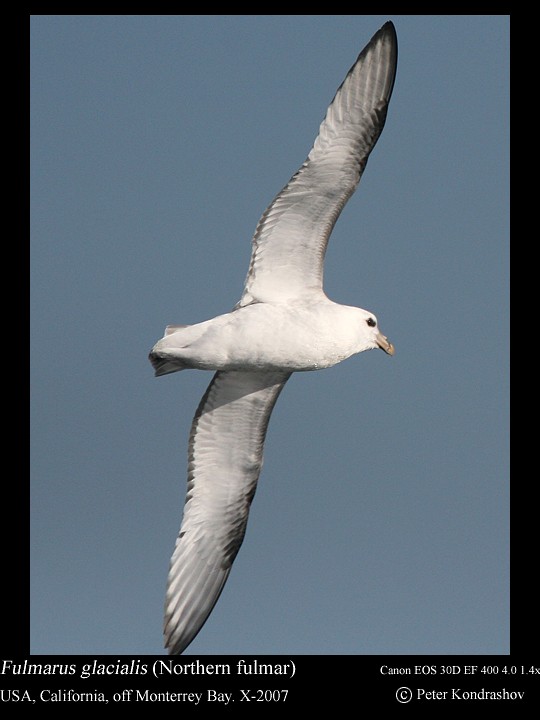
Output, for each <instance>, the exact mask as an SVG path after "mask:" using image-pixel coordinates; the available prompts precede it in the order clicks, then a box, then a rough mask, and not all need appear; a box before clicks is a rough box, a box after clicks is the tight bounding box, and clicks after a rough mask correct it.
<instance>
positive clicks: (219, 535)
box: [164, 370, 290, 655]
mask: <svg viewBox="0 0 540 720" xmlns="http://www.w3.org/2000/svg"><path fill="white" fill-rule="evenodd" d="M289 375H290V373H286V372H247V371H236V370H235V371H228V372H217V373H216V374H215V375H214V378H213V379H212V382H211V383H210V385H209V387H208V389H207V391H206V393H205V395H204V397H203V399H202V401H201V403H200V405H199V408H198V410H197V413H196V414H195V418H194V420H193V425H192V428H191V434H190V441H189V464H188V490H187V497H186V503H185V506H184V517H183V521H182V526H181V528H180V533H179V535H178V539H177V541H176V547H175V550H174V554H173V556H172V559H171V564H170V571H169V579H168V587H167V595H166V600H165V623H164V635H165V645H166V647H167V648H168V649H169V652H170V653H171V654H174V655H179V654H180V653H182V652H183V650H184V649H185V648H186V647H187V646H188V645H189V643H190V642H191V641H192V640H193V638H194V637H195V635H196V634H197V633H198V632H199V630H200V629H201V627H202V626H203V624H204V623H205V621H206V619H207V617H208V615H209V614H210V612H211V611H212V608H213V607H214V605H215V604H216V602H217V600H218V598H219V596H220V594H221V591H222V589H223V586H224V584H225V581H226V580H227V578H228V576H229V572H230V570H231V566H232V563H233V561H234V558H235V557H236V554H237V552H238V550H239V548H240V546H241V544H242V540H243V539H244V534H245V531H246V524H247V519H248V514H249V508H250V505H251V501H252V500H253V496H254V494H255V489H256V486H257V480H258V478H259V473H260V470H261V466H262V459H263V458H262V456H263V445H264V439H265V435H266V429H267V426H268V421H269V419H270V414H271V412H272V409H273V407H274V404H275V402H276V400H277V398H278V395H279V393H280V392H281V389H282V388H283V386H284V385H285V383H286V381H287V380H288V378H289Z"/></svg>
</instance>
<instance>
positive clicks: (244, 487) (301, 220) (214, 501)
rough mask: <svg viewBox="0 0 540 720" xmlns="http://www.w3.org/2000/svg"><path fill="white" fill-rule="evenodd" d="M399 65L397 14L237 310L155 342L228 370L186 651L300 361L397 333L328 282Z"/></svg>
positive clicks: (344, 101) (189, 568)
mask: <svg viewBox="0 0 540 720" xmlns="http://www.w3.org/2000/svg"><path fill="white" fill-rule="evenodd" d="M396 64H397V37H396V31H395V28H394V25H393V24H392V23H391V22H387V23H386V24H385V25H383V27H382V28H381V29H380V30H379V31H378V32H377V33H376V34H375V35H374V36H373V37H372V38H371V40H370V41H369V43H368V44H367V45H366V47H365V48H364V49H363V50H362V52H361V53H360V55H359V56H358V59H357V60H356V62H355V64H354V65H353V66H352V68H351V69H350V71H349V73H348V74H347V76H346V78H345V80H344V81H343V83H342V84H341V86H340V87H339V88H338V91H337V92H336V95H335V97H334V99H333V101H332V103H331V104H330V107H329V108H328V110H327V113H326V117H325V118H324V120H323V122H322V124H321V126H320V129H319V134H318V136H317V138H316V140H315V143H314V145H313V148H312V149H311V151H310V153H309V155H308V157H307V159H306V160H305V162H304V163H303V164H302V166H301V167H300V169H299V170H298V172H296V173H295V174H294V175H293V177H292V178H291V179H290V181H289V182H288V183H287V185H285V187H284V188H283V190H281V192H279V193H278V195H276V197H275V198H274V200H273V201H272V202H271V203H270V205H269V206H268V208H267V209H266V210H265V211H264V213H263V215H262V217H261V219H260V220H259V223H258V225H257V228H256V230H255V234H254V236H253V240H252V252H251V261H250V264H249V271H248V274H247V277H246V281H245V286H244V290H243V293H242V296H241V298H240V300H239V302H238V303H237V304H236V306H235V307H234V308H233V310H232V311H231V312H227V313H225V314H223V315H219V316H217V317H215V318H212V319H211V320H207V321H205V322H201V323H198V324H195V325H169V326H167V328H166V329H165V335H164V337H163V338H162V339H161V340H159V341H158V342H157V343H156V344H155V345H154V347H153V348H152V351H151V353H150V361H151V363H152V365H153V367H154V370H155V374H156V376H161V375H166V374H169V373H174V372H177V371H179V370H184V369H187V368H198V369H202V370H212V371H214V372H215V374H214V376H213V378H212V380H211V382H210V385H209V386H208V389H207V390H206V392H205V394H204V396H203V398H202V400H201V402H200V404H199V407H198V409H197V411H196V413H195V417H194V420H193V424H192V426H191V432H190V436H189V452H188V475H187V495H186V500H185V505H184V515H183V520H182V525H181V527H180V532H179V534H178V538H177V541H176V546H175V549H174V553H173V556H172V558H171V562H170V570H169V577H168V584H167V593H166V600H165V621H164V637H165V647H166V648H167V649H168V651H169V653H170V654H172V655H179V654H181V653H182V652H183V651H184V650H185V649H186V647H187V646H188V645H189V644H190V643H191V641H192V640H193V638H194V637H195V636H196V635H197V633H198V632H199V630H200V629H201V627H202V626H203V625H204V623H205V621H206V620H207V618H208V616H209V615H210V613H211V612H212V609H213V607H214V605H215V604H216V602H217V600H218V598H219V596H220V594H221V591H222V590H223V586H224V585H225V582H226V580H227V578H228V576H229V573H230V571H231V567H232V564H233V561H234V559H235V557H236V554H237V553H238V550H239V548H240V546H241V544H242V541H243V539H244V534H245V532H246V524H247V519H248V514H249V508H250V505H251V501H252V500H253V496H254V494H255V489H256V486H257V481H258V479H259V474H260V471H261V466H262V459H263V445H264V439H265V435H266V429H267V426H268V422H269V420H270V414H271V412H272V409H273V407H274V405H275V402H276V400H277V398H278V396H279V394H280V392H281V390H282V389H283V387H284V385H285V383H286V382H287V380H288V379H289V377H290V376H291V374H292V373H293V372H303V371H308V370H320V369H323V368H328V367H331V366H332V365H335V364H337V363H339V362H341V361H342V360H345V359H346V358H348V357H350V356H351V355H354V354H356V353H360V352H363V351H364V350H371V349H374V348H381V349H382V350H384V351H385V352H386V353H388V354H389V355H393V354H394V346H393V345H392V344H391V343H390V342H389V340H388V339H387V338H386V337H385V336H384V335H383V334H382V332H381V331H380V329H379V325H378V322H377V318H376V317H375V315H373V313H371V312H368V311H367V310H362V309H360V308H356V307H350V306H346V305H340V304H337V303H335V302H333V301H332V300H330V299H329V298H328V297H327V296H326V295H325V293H324V291H323V263H324V255H325V251H326V246H327V244H328V239H329V237H330V234H331V232H332V229H333V227H334V224H335V222H336V220H337V218H338V216H339V214H340V212H341V210H342V209H343V207H344V205H345V203H346V202H347V200H348V199H349V198H350V196H351V195H352V194H353V192H354V191H355V189H356V187H357V185H358V183H359V181H360V177H361V175H362V173H363V171H364V168H365V166H366V163H367V160H368V157H369V154H370V153H371V151H372V150H373V147H374V146H375V143H376V142H377V140H378V138H379V135H380V134H381V132H382V129H383V127H384V123H385V120H386V114H387V110H388V103H389V101H390V96H391V94H392V88H393V85H394V79H395V74H396Z"/></svg>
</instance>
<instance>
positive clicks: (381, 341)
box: [375, 333, 396, 355]
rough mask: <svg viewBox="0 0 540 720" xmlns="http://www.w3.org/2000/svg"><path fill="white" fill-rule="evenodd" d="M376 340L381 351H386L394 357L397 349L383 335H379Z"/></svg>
mask: <svg viewBox="0 0 540 720" xmlns="http://www.w3.org/2000/svg"><path fill="white" fill-rule="evenodd" d="M375 339H376V341H377V345H378V346H379V347H380V348H381V350H384V352H385V353H387V354H388V355H393V354H394V353H395V352H396V349H395V347H394V346H393V345H392V343H391V342H390V341H389V340H388V338H387V337H385V336H384V335H383V334H382V333H377V337H376V338H375Z"/></svg>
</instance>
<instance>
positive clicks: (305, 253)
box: [237, 22, 397, 307]
mask: <svg viewBox="0 0 540 720" xmlns="http://www.w3.org/2000/svg"><path fill="white" fill-rule="evenodd" d="M396 64H397V37H396V32H395V29H394V25H393V24H392V23H391V22H387V23H386V24H385V25H384V26H383V27H382V28H381V29H380V30H379V31H378V32H377V33H376V34H375V35H374V36H373V37H372V39H371V40H370V42H369V43H368V45H367V46H366V47H365V48H364V49H363V50H362V52H361V53H360V55H359V57H358V59H357V61H356V63H355V64H354V65H353V67H352V68H351V70H350V71H349V73H348V75H347V77H346V78H345V80H344V81H343V83H342V85H341V86H340V88H339V89H338V91H337V93H336V95H335V97H334V99H333V101H332V103H331V105H330V107H329V108H328V111H327V114H326V117H325V119H324V121H323V123H322V124H321V126H320V130H319V135H318V137H317V139H316V141H315V144H314V146H313V149H312V150H311V152H310V153H309V155H308V157H307V160H306V161H305V162H304V164H303V165H302V167H301V168H300V169H299V170H298V172H297V173H296V174H295V175H294V176H293V177H292V178H291V180H290V181H289V183H288V184H287V185H286V186H285V187H284V188H283V190H282V191H281V192H280V193H279V195H277V197H276V198H275V199H274V201H273V202H272V203H271V205H270V206H269V207H268V208H267V209H266V211H265V212H264V214H263V216H262V217H261V219H260V220H259V223H258V225H257V228H256V231H255V235H254V237H253V247H252V254H251V262H250V267H249V272H248V275H247V278H246V283H245V287H244V292H243V295H242V298H241V300H240V302H239V303H238V305H237V307H241V306H243V305H248V304H249V303H252V302H272V301H278V302H280V301H286V300H288V299H290V298H299V297H302V296H306V295H308V294H313V293H320V292H322V282H323V261H324V254H325V251H326V246H327V243H328V238H329V236H330V233H331V232H332V228H333V227H334V224H335V222H336V220H337V218H338V216H339V214H340V212H341V210H342V209H343V206H344V205H345V203H346V202H347V200H348V199H349V197H350V196H351V195H352V194H353V192H354V191H355V189H356V187H357V185H358V183H359V181H360V177H361V175H362V172H363V170H364V168H365V166H366V163H367V160H368V157H369V154H370V152H371V151H372V150H373V147H374V146H375V143H376V142H377V140H378V138H379V135H380V134H381V132H382V129H383V127H384V123H385V120H386V112H387V108H388V103H389V101H390V96H391V94H392V88H393V85H394V78H395V74H396Z"/></svg>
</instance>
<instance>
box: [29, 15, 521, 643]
mask: <svg viewBox="0 0 540 720" xmlns="http://www.w3.org/2000/svg"><path fill="white" fill-rule="evenodd" d="M388 19H391V20H393V22H394V24H395V26H396V30H397V34H398V41H399V60H398V73H397V79H396V84H395V88H394V94H393V97H392V101H391V104H390V109H389V113H388V118H387V123H386V127H385V129H384V131H383V134H382V136H381V138H380V140H379V143H378V145H377V147H376V148H375V150H374V152H373V153H372V155H371V158H370V161H369V163H368V166H367V169H366V171H365V173H364V176H363V178H362V181H361V184H360V187H359V189H358V191H357V192H356V194H355V195H354V196H353V197H352V198H351V200H350V201H349V203H348V205H347V206H346V208H345V210H344V211H343V213H342V215H341V217H340V219H339V221H338V223H337V225H336V228H335V230H334V233H333V235H332V238H331V242H330V246H329V249H328V252H327V257H326V270H325V289H326V292H327V294H328V295H329V296H330V297H331V298H332V299H334V300H336V301H338V302H342V303H345V304H351V305H358V306H360V307H364V308H366V309H369V310H371V311H373V312H375V313H376V315H377V317H378V319H379V323H380V326H381V328H382V329H383V331H384V333H385V334H387V335H388V337H389V338H390V339H391V340H392V342H393V343H394V345H395V346H396V355H395V357H393V358H390V357H388V356H385V355H384V354H383V353H378V352H377V353H364V354H362V355H360V356H356V357H353V358H350V359H349V360H347V361H346V362H344V363H342V364H341V365H338V366H336V367H334V368H332V369H330V370H325V371H321V372H318V373H306V374H297V375H295V376H294V377H293V378H292V379H291V380H290V381H289V383H288V384H287V386H286V388H285V390H284V391H283V393H282V395H281V396H280V398H279V400H278V403H277V405H276V408H275V410H274V413H273V416H272V420H271V423H270V427H269V432H268V436H267V444H266V452H265V465H264V469H263V471H262V474H261V478H260V481H259V487H258V490H257V494H256V497H255V500H254V502H253V506H252V510H251V514H250V520H249V523H248V528H247V534H246V538H245V541H244V545H243V546H242V548H241V550H240V553H239V555H238V557H237V559H236V562H235V565H234V567H233V571H232V573H231V576H230V578H229V581H228V583H227V585H226V587H225V590H224V592H223V594H222V596H221V598H220V600H219V602H218V604H217V605H216V607H215V609H214V611H213V613H212V615H211V616H210V619H209V620H208V622H207V623H206V625H205V626H204V628H203V630H202V631H201V633H200V634H199V636H198V637H197V638H196V639H195V640H194V642H193V643H192V644H191V646H190V647H189V649H188V651H187V652H188V653H190V654H191V653H193V654H196V653H197V654H221V653H224V654H240V653H242V654H360V655H364V654H367V655H377V654H412V655H414V654H464V655H467V654H504V653H507V652H508V651H509V518H508V513H509V509H508V495H509V479H508V346H509V339H508V326H509V303H508V264H509V263H508V244H509V241H508V225H509V210H508V194H509V191H508V156H509V148H508V134H509V117H508V116H509V111H508V104H509V17H508V16H503V15H483V16H482V15H469V16H462V15H451V16H450V15H395V16H383V15H352V16H348V15H329V16H320V15H307V16H303V15H293V16H281V15H273V16H255V15H249V16H242V15H235V16H227V15H219V16H212V15H210V16H196V15H192V16H183V15H174V16H161V15H157V16H152V15H150V16H133V15H130V16H118V15H111V16H108V15H107V16H106V15H94V16H84V15H70V16H68V15H40V16H34V17H33V18H32V22H31V83H32V87H31V264H32V275H31V284H32V285H31V289H32V293H31V305H32V307H31V310H32V332H31V337H32V346H31V350H32V359H31V363H32V367H31V369H32V378H31V382H32V385H31V387H32V455H31V469H32V485H31V493H32V533H31V550H32V566H31V573H32V574H31V652H32V653H34V654H49V653H50V654H82V655H84V654H159V653H161V652H162V635H161V624H162V608H163V597H164V591H165V581H166V575H167V568H168V562H169V558H170V555H171V552H172V548H173V545H174V541H175V538H176V534H177V532H178V528H179V525H180V520H181V512H182V505H183V502H184V496H185V483H186V465H187V458H186V451H187V438H188V433H189V427H190V424H191V420H192V417H193V414H194V412H195V409H196V407H197V404H198V402H199V400H200V397H201V396H202V394H203V392H204V390H205V388H206V386H207V384H208V382H209V380H210V378H211V374H210V373H204V372H196V371H193V372H184V373H181V374H177V375H171V376H166V377H163V378H158V379H156V378H154V377H153V372H152V368H151V366H150V364H149V362H148V360H147V354H148V351H149V349H150V348H151V346H152V345H153V344H154V342H155V341H156V340H157V339H158V338H160V337H161V335H162V332H163V329H164V327H165V325H167V324H169V323H193V322H198V321H201V320H205V319H208V318H210V317H212V316H214V315H217V314H219V313H222V312H226V311H227V310H229V309H230V308H232V306H233V305H234V304H235V303H236V301H237V300H238V299H239V297H240V293H241V290H242V286H243V281H244V277H245V274H246V271H247V266H248V262H249V254H250V241H251V236H252V234H253V231H254V229H255V226H256V223H257V221H258V219H259V217H260V215H261V214H262V212H263V211H264V209H265V208H266V206H267V204H268V203H269V202H270V200H271V199H272V198H273V197H274V195H275V194H276V193H277V192H278V191H279V190H280V189H281V187H282V186H283V185H284V184H285V183H286V182H287V181H288V180H289V178H290V176H291V175H292V174H293V173H294V172H295V171H296V170H297V169H298V167H299V166H300V164H301V163H302V162H303V160H304V159H305V157H306V156H307V153H308V152H309V150H310V148H311V145H312V143H313V141H314V139H315V136H316V134H317V131H318V126H319V124H320V122H321V120H322V119H323V117H324V114H325V112H326V108H327V106H328V104H329V102H330V101H331V99H332V97H333V95H334V93H335V91H336V89H337V87H338V86H339V84H340V83H341V81H342V80H343V78H344V77H345V74H346V73H347V71H348V69H349V67H350V66H351V65H352V63H353V62H354V60H355V59H356V57H357V55H358V53H359V52H360V50H361V49H362V48H363V47H364V45H365V44H366V43H367V41H368V40H369V39H370V37H371V36H372V35H373V33H374V32H375V31H376V30H377V29H378V28H379V27H380V26H381V25H382V24H383V23H384V22H385V21H386V20H388Z"/></svg>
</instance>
